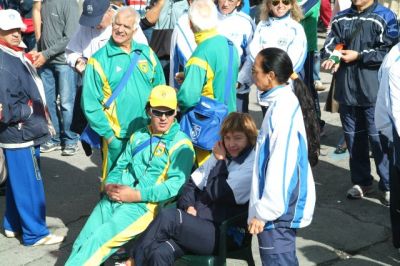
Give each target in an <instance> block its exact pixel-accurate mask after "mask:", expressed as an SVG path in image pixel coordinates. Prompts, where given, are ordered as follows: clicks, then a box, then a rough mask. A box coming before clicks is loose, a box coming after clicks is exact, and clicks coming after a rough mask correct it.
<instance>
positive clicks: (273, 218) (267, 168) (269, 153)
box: [249, 85, 315, 254]
mask: <svg viewBox="0 0 400 266" xmlns="http://www.w3.org/2000/svg"><path fill="white" fill-rule="evenodd" d="M261 97H262V98H263V101H264V102H267V103H268V106H269V107H268V110H267V112H266V114H265V117H264V120H263V123H262V126H261V129H260V132H259V136H258V138H257V146H256V158H255V163H254V169H253V179H252V187H251V193H250V204H249V221H250V220H251V219H252V218H254V217H255V218H257V219H259V220H262V221H264V222H265V229H264V232H266V231H267V232H268V231H271V230H278V231H279V230H285V229H292V230H295V229H297V228H302V227H305V226H307V225H309V224H310V223H311V220H312V216H313V212H314V206H315V185H314V180H313V175H312V172H311V167H310V164H309V162H308V151H307V137H306V132H305V128H304V122H303V115H302V112H301V108H300V105H299V102H298V100H297V97H296V96H295V94H294V93H293V91H292V88H291V86H290V85H283V86H278V87H275V88H273V89H271V90H269V91H266V92H263V93H262V94H261ZM262 235H263V233H261V234H259V242H260V243H262V240H263V239H260V236H261V238H262ZM293 242H294V238H293ZM292 247H293V248H294V247H295V244H294V243H293V245H292ZM264 249H267V247H263V246H262V245H260V252H261V251H263V250H264ZM286 251H287V250H281V249H280V247H279V246H275V247H274V249H270V250H269V252H270V253H276V254H278V253H283V252H286ZM293 251H294V250H293Z"/></svg>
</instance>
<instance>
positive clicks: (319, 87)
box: [314, 80, 326, 91]
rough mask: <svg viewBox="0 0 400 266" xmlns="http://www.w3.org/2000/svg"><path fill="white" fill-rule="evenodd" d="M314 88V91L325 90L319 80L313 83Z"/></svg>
mask: <svg viewBox="0 0 400 266" xmlns="http://www.w3.org/2000/svg"><path fill="white" fill-rule="evenodd" d="M314 87H315V90H316V91H324V90H326V87H325V85H324V83H322V81H320V80H316V81H314Z"/></svg>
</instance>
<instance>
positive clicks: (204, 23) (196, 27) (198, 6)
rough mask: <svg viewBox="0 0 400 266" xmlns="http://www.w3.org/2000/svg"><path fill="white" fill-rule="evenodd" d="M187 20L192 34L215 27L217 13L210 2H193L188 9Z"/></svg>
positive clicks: (200, 0) (207, 0)
mask: <svg viewBox="0 0 400 266" xmlns="http://www.w3.org/2000/svg"><path fill="white" fill-rule="evenodd" d="M189 19H190V22H191V23H192V29H193V32H195V33H196V32H199V31H205V30H210V29H213V28H215V27H217V24H218V11H217V7H216V6H215V4H214V2H213V1H212V0H195V1H193V3H192V4H191V5H190V8H189Z"/></svg>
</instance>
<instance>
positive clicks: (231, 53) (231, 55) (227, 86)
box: [224, 40, 233, 105]
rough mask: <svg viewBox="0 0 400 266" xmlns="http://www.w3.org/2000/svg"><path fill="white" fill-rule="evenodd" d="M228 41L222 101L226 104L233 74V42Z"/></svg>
mask: <svg viewBox="0 0 400 266" xmlns="http://www.w3.org/2000/svg"><path fill="white" fill-rule="evenodd" d="M227 41H228V47H229V61H228V75H227V77H226V81H225V94H224V103H225V105H228V99H229V95H230V91H231V86H232V76H233V67H232V63H233V43H232V41H230V40H227Z"/></svg>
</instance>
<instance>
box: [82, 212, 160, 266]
mask: <svg viewBox="0 0 400 266" xmlns="http://www.w3.org/2000/svg"><path fill="white" fill-rule="evenodd" d="M153 219H154V213H153V212H152V211H148V212H147V213H146V214H144V215H143V216H141V217H140V218H139V219H138V220H136V221H135V222H133V223H132V224H131V225H129V226H128V227H127V228H126V229H125V230H123V231H121V232H120V233H119V234H117V235H115V236H114V237H113V238H112V239H111V240H109V241H108V242H106V243H105V244H104V245H102V246H101V247H100V248H99V249H98V250H97V251H96V252H95V253H94V254H93V255H92V256H91V257H90V258H89V259H88V260H87V261H86V262H85V264H84V265H86V266H91V265H99V264H101V263H102V260H103V258H104V257H106V256H107V255H108V254H109V253H110V251H111V249H113V248H116V247H120V246H122V245H123V244H125V243H126V242H128V241H129V240H131V239H132V238H133V237H134V236H137V235H138V234H140V233H142V232H143V231H144V230H146V228H147V226H148V225H149V224H150V223H151V221H153Z"/></svg>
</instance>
